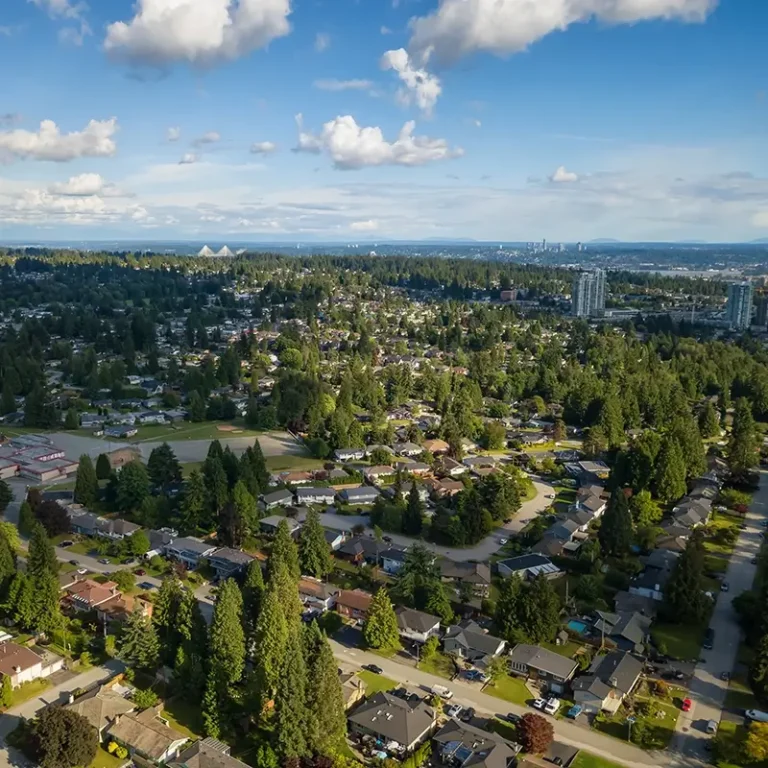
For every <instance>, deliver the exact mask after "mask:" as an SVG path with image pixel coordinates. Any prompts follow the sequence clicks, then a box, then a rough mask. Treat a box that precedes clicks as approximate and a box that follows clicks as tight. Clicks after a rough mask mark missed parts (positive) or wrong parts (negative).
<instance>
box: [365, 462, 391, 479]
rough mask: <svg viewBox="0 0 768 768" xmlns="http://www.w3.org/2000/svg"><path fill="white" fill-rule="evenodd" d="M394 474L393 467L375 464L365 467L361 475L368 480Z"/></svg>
mask: <svg viewBox="0 0 768 768" xmlns="http://www.w3.org/2000/svg"><path fill="white" fill-rule="evenodd" d="M394 474H395V468H394V467H390V466H388V465H387V464H376V465H374V466H373V467H367V468H366V469H365V470H363V476H364V477H365V479H366V480H368V481H369V482H375V481H376V480H381V479H382V478H384V477H392V476H393V475H394Z"/></svg>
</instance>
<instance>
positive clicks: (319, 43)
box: [315, 32, 331, 53]
mask: <svg viewBox="0 0 768 768" xmlns="http://www.w3.org/2000/svg"><path fill="white" fill-rule="evenodd" d="M330 47H331V36H330V35H327V34H326V33H325V32H318V33H317V35H315V50H316V51H317V52H318V53H322V52H323V51H327V50H328V48H330Z"/></svg>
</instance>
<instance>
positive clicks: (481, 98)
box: [0, 0, 768, 242]
mask: <svg viewBox="0 0 768 768" xmlns="http://www.w3.org/2000/svg"><path fill="white" fill-rule="evenodd" d="M532 8H533V11H532V10H531V9H532ZM766 29H768V3H765V2H763V0H719V2H718V0H536V3H535V4H533V5H532V4H530V3H529V2H528V0H399V1H398V0H239V1H238V0H137V2H135V3H134V2H131V1H130V0H108V1H106V0H100V1H99V0H90V1H88V0H3V3H2V5H0V71H2V72H3V77H2V85H0V240H2V238H3V237H6V238H9V239H16V238H32V239H56V238H63V239H73V238H77V239H85V240H87V239H89V238H94V239H97V238H99V239H100V238H105V237H115V238H125V239H164V238H188V239H195V240H199V239H206V238H210V239H212V240H216V241H217V242H218V240H221V239H225V238H226V237H232V238H233V239H234V238H237V239H239V240H247V239H254V240H259V239H261V240H269V239H276V238H280V239H286V238H289V239H291V238H295V239H296V240H297V241H307V240H329V241H345V242H346V241H348V242H355V241H357V240H366V241H367V240H377V239H378V240H382V241H383V240H387V239H416V238H427V237H429V238H439V237H446V238H452V237H474V238H477V239H487V240H507V241H508V240H533V239H540V238H542V237H546V238H547V239H548V240H550V241H558V240H566V241H576V240H584V241H586V240H589V239H591V238H597V237H615V238H620V239H625V240H677V239H702V240H711V241H741V240H751V239H755V238H761V237H768V46H766V45H765V44H764V40H763V39H762V36H763V35H764V33H765V30H766ZM299 115H300V116H301V117H300V118H297V116H299ZM43 121H46V122H45V123H43ZM41 123H43V125H42V126H41Z"/></svg>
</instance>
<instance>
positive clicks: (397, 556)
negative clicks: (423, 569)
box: [381, 547, 407, 575]
mask: <svg viewBox="0 0 768 768" xmlns="http://www.w3.org/2000/svg"><path fill="white" fill-rule="evenodd" d="M406 555H407V552H406V550H405V549H403V548H402V547H388V548H387V549H385V550H384V551H383V552H382V553H381V567H382V568H383V569H384V571H385V572H386V573H389V574H390V575H394V574H396V573H399V572H400V569H401V568H402V567H403V565H404V564H405V558H406Z"/></svg>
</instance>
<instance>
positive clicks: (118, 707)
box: [64, 683, 136, 741]
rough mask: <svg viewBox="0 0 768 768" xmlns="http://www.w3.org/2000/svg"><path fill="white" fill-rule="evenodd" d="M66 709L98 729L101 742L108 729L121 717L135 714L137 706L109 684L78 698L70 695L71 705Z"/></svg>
mask: <svg viewBox="0 0 768 768" xmlns="http://www.w3.org/2000/svg"><path fill="white" fill-rule="evenodd" d="M64 709H68V710H70V711H72V712H77V714H78V715H80V716H81V717H84V718H85V719H86V720H87V721H88V722H89V723H90V724H91V725H92V726H93V727H94V728H95V729H96V731H97V732H98V734H99V741H101V740H102V739H103V737H104V732H105V731H106V729H107V728H109V726H111V725H113V724H114V722H115V720H117V719H118V718H119V717H120V716H121V715H127V714H128V713H130V712H133V711H134V710H135V709H136V705H135V704H134V703H133V702H132V701H129V700H128V699H127V698H126V696H125V691H124V690H121V689H120V686H115V685H114V684H112V683H107V684H106V685H97V686H95V687H93V688H91V689H90V690H89V691H86V692H85V693H84V694H82V695H81V696H78V697H77V698H75V697H74V696H72V695H71V694H70V700H69V703H68V704H65V705H64Z"/></svg>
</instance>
